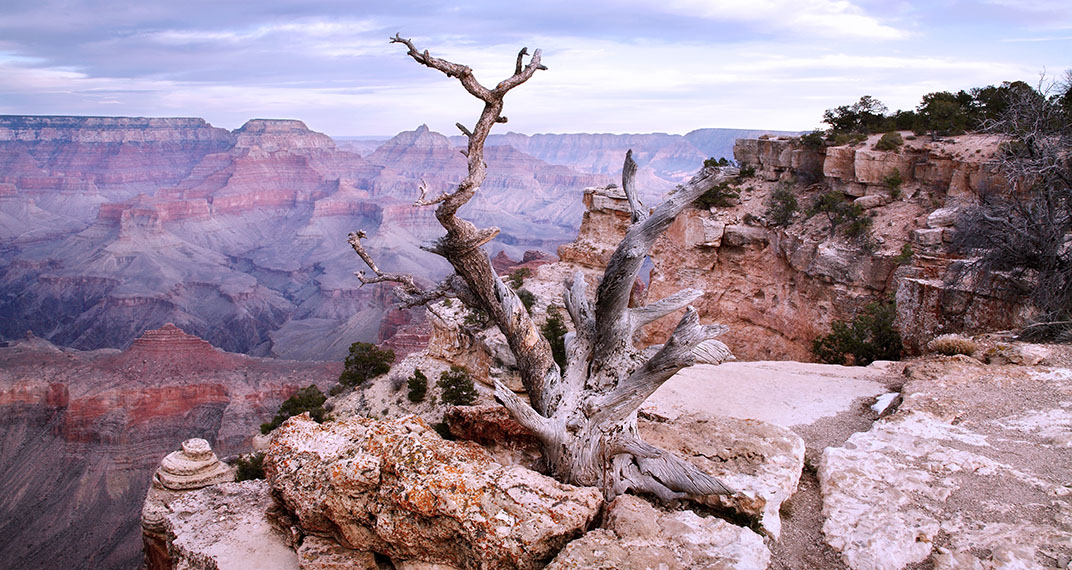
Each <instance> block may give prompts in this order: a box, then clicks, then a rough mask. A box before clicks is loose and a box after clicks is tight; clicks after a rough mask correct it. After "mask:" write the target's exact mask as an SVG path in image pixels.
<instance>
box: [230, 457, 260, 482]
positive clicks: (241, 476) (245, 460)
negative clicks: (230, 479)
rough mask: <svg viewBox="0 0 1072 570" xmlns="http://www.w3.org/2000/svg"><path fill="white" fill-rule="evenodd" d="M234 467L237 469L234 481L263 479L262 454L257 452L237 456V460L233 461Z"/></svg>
mask: <svg viewBox="0 0 1072 570" xmlns="http://www.w3.org/2000/svg"><path fill="white" fill-rule="evenodd" d="M235 467H236V468H237V469H236V471H235V481H252V480H253V479H264V453H263V452H260V451H258V452H257V453H250V454H249V455H239V456H238V459H235Z"/></svg>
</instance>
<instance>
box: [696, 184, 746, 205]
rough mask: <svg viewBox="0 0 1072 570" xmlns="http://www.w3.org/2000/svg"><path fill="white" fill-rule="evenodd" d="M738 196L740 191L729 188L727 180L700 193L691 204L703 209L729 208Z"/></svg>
mask: <svg viewBox="0 0 1072 570" xmlns="http://www.w3.org/2000/svg"><path fill="white" fill-rule="evenodd" d="M740 197H741V194H740V192H738V191H737V190H734V189H733V188H731V187H730V183H729V182H722V183H720V184H717V185H715V186H714V187H713V188H711V189H710V190H708V191H707V192H704V193H703V194H701V195H700V197H699V198H696V201H695V202H693V204H695V205H696V206H697V207H699V208H702V209H705V210H706V209H708V208H729V207H730V206H733V205H734V201H735V200H737V199H738V198H740Z"/></svg>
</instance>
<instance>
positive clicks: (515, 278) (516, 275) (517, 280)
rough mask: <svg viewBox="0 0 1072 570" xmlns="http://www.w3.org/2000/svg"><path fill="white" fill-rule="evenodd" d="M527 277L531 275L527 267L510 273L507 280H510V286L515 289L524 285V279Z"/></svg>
mask: <svg viewBox="0 0 1072 570" xmlns="http://www.w3.org/2000/svg"><path fill="white" fill-rule="evenodd" d="M529 275H532V270H531V269H529V268H528V267H518V268H517V269H515V270H513V271H512V272H511V273H510V277H508V278H507V279H509V280H510V286H512V287H513V288H514V289H517V288H518V287H520V286H522V285H523V284H524V283H525V278H526V277H528V276H529Z"/></svg>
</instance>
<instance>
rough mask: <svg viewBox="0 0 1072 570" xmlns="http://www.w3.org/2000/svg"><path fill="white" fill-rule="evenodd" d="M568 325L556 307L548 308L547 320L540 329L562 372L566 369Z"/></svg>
mask: <svg viewBox="0 0 1072 570" xmlns="http://www.w3.org/2000/svg"><path fill="white" fill-rule="evenodd" d="M567 332H568V330H567V329H566V323H565V322H564V321H563V320H562V314H561V313H559V312H558V307H555V306H554V305H552V306H550V307H547V320H545V321H544V323H543V326H541V327H540V333H542V334H543V337H544V338H545V339H547V342H548V343H549V344H550V345H551V356H552V357H553V358H554V359H555V364H558V367H559V368H560V369H562V370H565V368H566V333H567Z"/></svg>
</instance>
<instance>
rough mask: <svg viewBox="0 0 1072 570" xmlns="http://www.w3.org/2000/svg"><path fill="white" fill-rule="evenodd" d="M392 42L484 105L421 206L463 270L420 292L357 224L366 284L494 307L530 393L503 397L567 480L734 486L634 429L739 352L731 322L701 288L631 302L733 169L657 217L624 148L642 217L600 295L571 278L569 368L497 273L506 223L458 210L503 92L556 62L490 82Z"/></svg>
mask: <svg viewBox="0 0 1072 570" xmlns="http://www.w3.org/2000/svg"><path fill="white" fill-rule="evenodd" d="M391 42H392V43H401V44H404V45H405V46H406V47H407V48H408V51H407V54H408V55H409V56H410V57H411V58H413V59H414V60H415V61H417V62H418V63H420V64H422V65H425V66H428V67H431V68H433V69H437V70H439V71H440V72H442V73H444V74H446V75H447V76H448V77H454V78H456V79H458V80H459V81H460V82H461V83H462V86H463V87H464V88H465V89H466V90H467V91H468V92H469V93H470V94H472V95H473V96H474V97H477V98H478V99H480V100H481V101H483V102H484V109H483V111H482V113H481V115H480V118H479V119H478V120H477V123H476V125H475V126H474V128H472V129H468V128H466V127H464V126H462V125H460V124H459V125H458V126H459V129H460V130H461V131H462V133H463V134H465V135H466V137H467V138H468V146H467V149H466V151H465V155H466V156H467V158H468V176H467V177H466V178H465V180H463V181H462V182H461V183H460V184H459V185H458V187H457V189H455V190H454V191H453V192H449V193H446V194H443V195H442V196H439V197H436V198H434V199H431V200H427V199H426V197H425V195H424V189H423V188H421V196H420V198H418V200H417V204H418V205H436V218H437V219H438V220H439V222H440V224H441V225H442V226H443V227H444V228H445V229H446V230H447V234H446V236H444V237H443V238H441V239H440V240H439V241H438V242H437V243H436V244H435V246H433V247H432V248H430V250H431V251H434V252H435V253H437V254H439V255H441V256H443V257H445V258H446V259H447V260H448V261H449V262H450V264H451V265H452V266H453V267H454V270H455V272H456V277H454V278H453V280H452V279H448V280H447V281H445V282H444V284H441V286H440V287H439V288H438V289H436V290H435V291H432V292H424V291H421V290H420V289H419V288H417V287H416V286H415V285H414V284H413V281H412V278H408V280H407V276H401V275H396V274H386V273H382V272H381V271H380V270H379V269H378V268H377V267H376V266H375V264H374V263H373V262H372V260H371V258H370V257H368V255H367V253H365V252H364V250H363V248H362V247H361V245H360V239H361V238H362V237H364V236H363V233H362V232H358V233H355V234H351V244H352V245H353V246H354V249H355V251H357V252H358V254H359V255H361V257H362V259H364V260H365V261H366V263H367V264H368V265H369V267H370V268H371V269H372V270H373V272H374V273H375V274H376V277H373V278H366V277H364V275H363V274H359V275H358V276H359V278H361V279H362V282H374V281H394V282H397V283H399V284H400V287H399V289H400V290H401V291H400V293H401V295H402V298H403V300H404V301H405V302H407V303H409V302H420V301H421V300H427V299H432V298H435V297H436V296H441V295H442V294H447V291H448V289H451V290H452V291H453V294H457V295H458V296H459V297H460V298H462V300H463V301H465V302H466V303H467V304H470V305H473V306H474V308H477V309H479V310H482V311H484V312H486V313H487V314H488V315H490V316H491V319H492V321H493V322H494V323H495V324H496V325H497V326H498V327H499V329H500V330H501V331H502V332H503V334H504V335H505V336H506V339H507V341H508V343H509V346H510V349H511V350H512V351H513V353H514V355H515V356H516V357H517V363H518V368H519V370H520V374H521V378H522V383H523V385H524V387H525V390H526V392H527V395H528V402H526V401H524V400H523V399H521V398H520V397H518V396H517V395H516V394H514V393H513V392H512V391H511V390H509V389H508V388H506V387H505V386H504V385H502V384H501V383H496V397H497V398H498V399H499V401H501V402H502V404H503V405H504V406H505V407H506V408H507V409H509V410H510V412H511V413H512V414H513V416H514V417H515V418H516V419H517V421H518V422H519V423H521V424H522V425H524V426H525V427H527V428H529V429H530V430H532V432H533V433H534V434H535V435H536V437H537V438H538V439H539V440H540V442H541V444H542V449H543V453H544V457H545V459H546V461H547V464H548V466H549V468H550V471H551V472H552V474H553V475H554V476H556V477H557V478H558V479H560V480H562V481H565V482H569V483H574V484H579V485H593V486H599V487H601V488H602V489H603V491H604V494H605V495H606V497H607V498H608V499H610V498H613V497H614V496H617V495H619V494H622V493H626V492H630V491H632V492H636V493H648V494H652V495H655V496H657V497H659V498H660V499H663V500H666V501H669V500H674V499H681V498H690V497H691V498H701V497H703V496H705V495H711V494H734V493H735V491H733V490H732V489H730V488H729V487H727V486H726V485H725V484H723V483H722V482H721V481H719V480H718V479H716V478H714V477H712V476H710V475H708V474H707V473H704V472H703V471H701V470H699V469H697V468H696V467H694V466H693V465H691V464H690V463H688V462H686V461H684V460H682V459H681V458H679V457H677V456H675V455H673V454H672V453H670V452H667V451H665V450H662V449H659V448H656V447H654V446H652V445H649V444H648V443H646V442H644V441H643V440H642V439H641V438H640V436H639V434H638V433H637V409H638V408H639V407H640V405H641V404H642V403H643V402H644V400H645V399H647V398H648V397H649V396H650V395H651V394H652V393H653V392H654V391H655V390H656V389H657V388H658V387H659V386H660V385H662V383H663V382H665V381H666V380H667V379H669V378H670V377H671V376H673V375H674V374H675V373H676V372H677V371H679V370H681V369H682V368H685V367H687V366H691V365H693V364H696V363H710V364H718V363H720V362H723V361H725V360H728V359H732V358H733V357H732V355H731V354H730V351H729V349H728V348H727V347H726V346H725V345H724V344H722V343H720V342H718V341H716V340H713V339H714V337H715V336H717V335H718V334H721V333H722V332H724V331H725V330H726V327H723V326H721V325H706V326H705V325H702V324H700V322H699V317H698V314H697V312H696V311H695V310H694V309H692V308H691V307H688V304H689V303H690V302H691V301H693V300H694V299H696V298H697V297H699V296H700V295H702V292H701V291H697V290H691V289H690V290H685V291H681V292H679V293H676V294H674V295H671V296H670V297H667V298H665V299H662V300H659V301H656V302H654V303H651V304H649V305H647V306H645V307H637V308H629V306H628V303H629V293H630V290H631V289H632V286H633V283H634V281H635V279H636V277H637V274H638V272H639V270H640V267H641V265H642V264H643V262H644V259H645V257H646V256H647V255H648V253H649V252H650V250H651V247H652V245H653V244H654V242H655V240H656V238H657V237H658V236H659V235H660V234H661V233H662V232H663V231H665V230H666V228H667V227H669V225H670V224H671V223H672V222H673V221H674V219H675V218H676V217H677V216H678V215H679V214H680V213H681V212H682V211H683V210H684V209H685V208H686V207H688V206H689V205H690V204H691V203H692V202H693V201H695V200H696V198H697V197H699V196H700V195H701V194H703V193H704V192H706V191H707V190H709V189H710V188H712V187H714V186H715V185H717V184H719V183H721V182H723V181H724V180H726V179H728V178H730V177H732V176H734V175H736V172H735V171H734V170H733V169H728V168H724V169H718V168H705V169H703V170H701V171H700V172H699V173H698V174H697V175H696V176H695V177H693V178H692V180H690V181H689V182H687V183H686V184H683V185H681V186H679V187H678V188H676V189H675V190H674V191H672V192H671V193H670V194H669V196H668V197H667V199H666V201H664V202H663V203H662V204H660V205H659V206H658V207H657V208H655V210H654V211H652V212H651V213H650V215H649V214H648V213H647V212H645V211H644V208H643V206H642V205H641V204H640V201H639V199H638V198H637V193H636V187H635V174H636V164H635V163H634V162H633V160H632V153H631V152H630V153H628V154H627V155H626V162H625V165H624V167H623V175H622V178H623V180H622V186H623V188H624V189H625V191H626V196H627V197H628V199H629V203H630V208H631V210H632V216H631V218H632V221H633V224H632V226H631V227H630V229H629V230H628V232H627V234H626V236H625V238H624V239H623V240H622V242H621V243H620V244H619V246H618V248H617V249H616V250H615V252H614V254H613V256H612V257H611V260H610V263H609V264H608V266H607V268H606V271H605V272H604V274H603V279H602V281H601V283H600V285H599V288H598V291H597V293H596V297H595V300H594V302H593V301H592V300H591V299H590V298H589V296H588V292H587V290H586V285H585V281H584V278H583V276H582V275H580V274H577V275H575V276H574V277H573V279H572V281H571V282H570V283H568V284H566V285H567V290H566V292H565V295H564V301H565V305H566V310H567V312H568V313H569V315H570V318H571V320H572V321H573V325H574V328H575V330H576V333H575V334H574V335H573V337H572V338H571V339H569V342H568V344H567V364H566V367H565V370H560V369H559V367H558V365H557V364H555V361H554V359H553V358H552V355H551V349H550V345H549V344H548V343H547V341H546V340H545V339H544V338H543V336H542V335H541V334H540V331H539V329H538V327H537V325H536V323H535V321H533V319H532V317H531V316H529V314H528V311H527V310H526V309H525V307H524V305H523V304H522V303H521V301H520V299H518V297H517V295H516V294H515V293H514V291H513V290H512V289H511V288H510V287H509V286H507V285H506V284H504V283H503V281H502V280H501V279H500V278H499V277H498V275H496V273H495V271H494V270H493V269H492V266H491V260H490V259H489V257H488V255H487V254H486V253H485V252H484V250H483V249H482V248H481V247H480V246H482V245H484V244H485V243H487V242H488V241H490V240H491V239H492V238H493V237H494V236H495V235H496V234H497V233H498V228H485V229H478V228H476V226H474V225H473V224H472V223H470V222H469V221H467V220H463V219H461V218H458V217H457V215H456V214H457V211H458V209H459V208H460V207H461V206H462V205H464V204H465V203H466V202H467V201H468V200H469V199H470V198H472V196H473V195H474V194H475V192H476V191H477V190H478V189H479V187H480V185H481V184H482V183H483V181H484V178H485V175H486V165H485V163H484V142H485V139H486V138H487V135H488V133H489V132H490V130H491V127H492V126H494V125H495V124H496V123H504V122H506V117H504V116H502V108H503V97H504V96H505V95H506V93H507V92H508V91H510V90H511V89H513V88H514V87H517V86H518V85H521V84H522V83H524V82H525V81H527V80H528V79H530V78H531V77H532V76H533V74H535V72H536V71H538V70H545V69H547V68H546V67H544V66H543V65H542V64H541V63H540V57H541V54H540V50H536V51H535V52H533V54H532V56H531V58H530V59H529V62H528V63H527V64H525V62H524V58H525V56H527V55H528V50H527V49H522V50H521V51H520V53H518V56H517V64H516V66H515V69H514V74H513V75H511V76H510V77H508V78H507V79H505V80H503V81H502V82H500V83H499V84H498V85H497V86H496V87H495V88H494V89H488V88H486V87H484V86H483V85H481V84H480V83H479V82H478V81H477V80H476V79H475V77H474V76H473V73H472V70H471V69H470V68H468V67H466V66H464V65H459V64H456V63H452V62H449V61H446V60H443V59H439V58H435V57H433V56H431V55H430V54H429V53H428V51H424V52H421V51H418V50H417V49H416V48H415V47H414V45H413V43H412V42H411V41H410V40H408V39H403V38H401V37H399V36H397V35H396V36H395V37H394V38H391ZM686 307H688V308H687V310H686V311H685V314H684V316H683V317H682V318H681V320H680V322H679V323H678V325H677V328H676V329H675V330H674V332H673V333H672V334H671V335H670V337H669V338H668V339H667V341H666V343H665V344H663V345H661V346H659V347H651V348H649V349H648V350H647V351H640V350H639V349H637V348H636V347H635V346H634V345H633V342H632V339H633V336H634V333H635V332H636V331H637V329H638V328H639V327H641V326H643V325H644V324H646V323H648V322H651V321H652V320H654V319H657V318H660V317H662V316H666V315H669V314H671V313H673V312H675V311H678V310H680V309H682V308H686Z"/></svg>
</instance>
